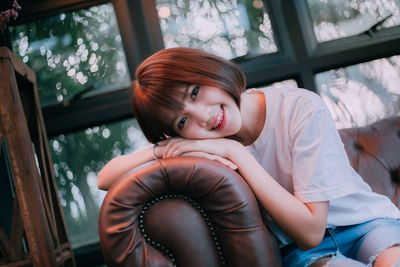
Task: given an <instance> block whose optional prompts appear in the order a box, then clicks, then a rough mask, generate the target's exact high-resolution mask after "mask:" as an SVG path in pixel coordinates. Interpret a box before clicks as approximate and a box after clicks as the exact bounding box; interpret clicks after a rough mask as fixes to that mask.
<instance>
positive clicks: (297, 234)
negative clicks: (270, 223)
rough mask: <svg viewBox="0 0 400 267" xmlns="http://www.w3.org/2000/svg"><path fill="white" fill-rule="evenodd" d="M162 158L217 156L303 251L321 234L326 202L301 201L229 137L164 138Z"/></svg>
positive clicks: (313, 245) (323, 230) (324, 224)
mask: <svg viewBox="0 0 400 267" xmlns="http://www.w3.org/2000/svg"><path fill="white" fill-rule="evenodd" d="M167 142H168V144H166V148H165V150H164V153H163V157H172V156H178V155H181V154H182V153H186V152H189V151H202V152H206V153H210V154H215V155H219V156H221V157H224V158H227V159H229V160H230V161H232V162H233V163H234V164H235V165H236V166H238V169H239V172H240V173H241V175H242V176H243V177H244V178H245V179H246V181H247V183H248V184H249V185H250V187H251V188H252V190H253V192H254V194H255V195H256V197H257V199H258V200H259V202H260V203H261V205H262V206H263V207H264V209H265V210H266V211H267V212H268V214H269V215H270V216H271V217H272V218H273V219H274V221H275V222H276V223H277V224H278V225H279V226H280V227H281V229H282V230H283V231H285V232H286V234H287V235H288V236H289V237H290V238H291V239H292V240H293V241H294V242H295V243H296V245H297V246H298V247H299V248H301V249H304V250H307V249H311V248H313V247H315V246H317V245H318V244H319V243H320V242H321V240H322V238H323V236H324V233H325V228H326V219H327V214H328V203H329V202H328V201H326V202H312V203H303V202H302V201H300V200H299V199H297V198H296V197H294V196H293V195H292V194H291V193H289V192H288V191H287V190H286V189H284V188H283V187H282V186H281V185H280V184H279V183H278V182H276V181H275V180H274V179H273V178H272V177H271V175H270V174H269V173H268V172H267V171H266V170H265V169H264V168H263V167H262V166H261V165H260V164H259V163H258V162H257V160H256V159H255V158H254V157H253V156H252V155H251V154H250V152H248V151H247V149H246V148H245V147H244V146H243V145H242V144H240V143H239V142H236V141H233V140H229V139H225V138H222V139H207V140H187V139H179V138H178V139H172V140H169V141H166V142H165V143H167Z"/></svg>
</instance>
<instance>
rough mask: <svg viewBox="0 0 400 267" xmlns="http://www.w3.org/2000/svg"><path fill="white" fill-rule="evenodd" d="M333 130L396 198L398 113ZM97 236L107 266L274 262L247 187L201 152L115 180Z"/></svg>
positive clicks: (370, 178)
mask: <svg viewBox="0 0 400 267" xmlns="http://www.w3.org/2000/svg"><path fill="white" fill-rule="evenodd" d="M339 133H340V135H341V138H342V140H343V142H344V145H345V149H346V152H347V153H348V156H349V159H350V163H351V164H352V165H353V166H354V168H355V170H356V171H358V172H359V173H360V174H361V175H362V177H363V178H364V179H365V180H366V181H367V182H368V183H369V184H370V185H371V187H372V188H373V190H375V191H377V192H379V193H383V194H385V195H387V196H389V197H390V198H391V199H395V202H396V203H398V201H399V200H398V191H397V190H398V187H399V180H400V177H399V174H400V171H399V167H400V117H395V118H389V119H385V120H381V121H378V122H376V123H374V124H372V125H370V126H367V127H363V128H349V129H343V130H340V131H339ZM99 234H100V243H101V247H102V251H103V256H104V259H105V262H106V264H107V265H108V266H173V265H178V266H191V267H192V266H221V265H227V266H250V265H251V266H281V263H280V255H279V251H278V249H277V246H276V242H275V239H274V238H273V237H272V235H271V234H270V232H269V231H268V230H267V228H266V227H265V226H264V223H263V221H262V219H261V216H260V210H259V206H258V204H257V201H256V199H255V198H254V195H253V194H252V191H251V189H250V188H249V187H248V185H247V184H246V182H245V181H244V180H243V178H242V177H241V176H240V175H239V174H238V173H237V172H234V171H232V170H231V169H229V168H227V167H224V166H222V165H220V164H219V163H217V162H214V161H210V160H207V159H204V158H192V157H182V158H171V159H165V160H159V161H157V162H151V163H148V164H146V165H145V166H142V167H141V168H140V169H136V170H134V171H133V172H131V173H130V174H127V175H126V177H124V178H123V179H120V180H118V181H117V182H116V183H115V184H114V185H113V186H112V188H111V189H110V190H109V192H108V193H107V196H106V198H105V199H104V201H103V205H102V208H101V211H100V218H99ZM160 251H162V252H160Z"/></svg>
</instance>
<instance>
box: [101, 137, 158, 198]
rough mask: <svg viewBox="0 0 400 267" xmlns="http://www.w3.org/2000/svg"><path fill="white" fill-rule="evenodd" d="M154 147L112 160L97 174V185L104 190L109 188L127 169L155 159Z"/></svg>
mask: <svg viewBox="0 0 400 267" xmlns="http://www.w3.org/2000/svg"><path fill="white" fill-rule="evenodd" d="M152 149H153V145H151V146H148V147H145V148H143V149H140V150H138V151H135V152H133V153H131V154H128V155H122V156H118V157H115V158H113V159H112V160H110V161H109V162H108V163H107V164H106V165H105V166H104V167H103V168H102V169H101V170H100V172H99V173H98V174H97V187H98V188H99V189H102V190H108V189H109V188H110V187H111V185H112V184H113V183H114V182H115V181H116V180H117V179H118V178H119V177H121V176H122V175H124V174H125V173H126V172H127V171H129V170H131V169H133V168H135V167H137V166H139V165H141V164H143V163H146V162H148V161H151V160H154V157H153V152H152Z"/></svg>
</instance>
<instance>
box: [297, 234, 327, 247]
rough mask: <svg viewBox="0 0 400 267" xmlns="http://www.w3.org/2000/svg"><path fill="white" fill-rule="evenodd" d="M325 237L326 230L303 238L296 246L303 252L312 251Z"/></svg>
mask: <svg viewBox="0 0 400 267" xmlns="http://www.w3.org/2000/svg"><path fill="white" fill-rule="evenodd" d="M324 235H325V229H324V231H318V232H314V233H310V234H307V235H305V236H303V238H302V239H301V240H300V241H298V242H296V245H297V246H298V247H299V248H300V249H301V250H304V251H306V250H310V249H313V248H315V247H317V246H318V245H319V244H320V243H321V241H322V239H323V238H324Z"/></svg>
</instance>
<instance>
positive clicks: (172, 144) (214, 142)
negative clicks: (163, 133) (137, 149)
mask: <svg viewBox="0 0 400 267" xmlns="http://www.w3.org/2000/svg"><path fill="white" fill-rule="evenodd" d="M238 144H240V143H238V142H236V141H233V140H230V139H226V138H219V139H201V140H200V139H185V138H181V137H174V138H171V139H168V140H164V141H162V142H160V143H159V144H158V147H157V148H158V151H157V156H159V155H162V157H163V158H170V157H177V156H189V155H190V156H200V157H205V158H208V159H212V160H216V161H218V162H220V163H222V164H224V165H226V166H228V167H230V168H232V169H234V170H236V169H237V168H238V166H237V165H236V164H235V163H234V162H233V161H232V160H231V159H230V156H229V155H230V154H231V150H232V149H234V148H235V145H238Z"/></svg>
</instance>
